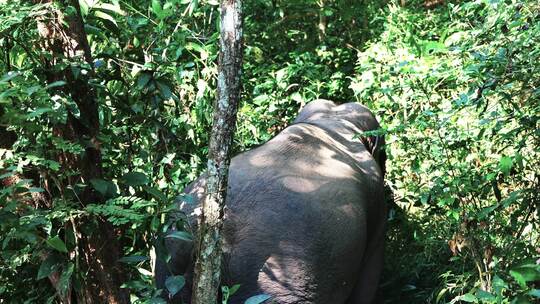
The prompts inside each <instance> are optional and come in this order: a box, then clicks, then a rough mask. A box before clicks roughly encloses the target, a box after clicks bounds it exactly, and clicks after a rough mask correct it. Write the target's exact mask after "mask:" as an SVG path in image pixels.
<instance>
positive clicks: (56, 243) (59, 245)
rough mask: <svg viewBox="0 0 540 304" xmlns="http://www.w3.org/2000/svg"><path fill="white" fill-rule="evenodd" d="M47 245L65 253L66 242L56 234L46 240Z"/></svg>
mask: <svg viewBox="0 0 540 304" xmlns="http://www.w3.org/2000/svg"><path fill="white" fill-rule="evenodd" d="M47 245H49V246H50V247H51V248H53V249H56V250H58V251H60V252H63V253H67V252H68V251H67V248H66V244H65V243H64V241H62V240H61V239H60V238H59V237H58V236H53V237H52V238H50V239H48V240H47Z"/></svg>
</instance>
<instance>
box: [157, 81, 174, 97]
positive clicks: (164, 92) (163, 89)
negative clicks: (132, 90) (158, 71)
mask: <svg viewBox="0 0 540 304" xmlns="http://www.w3.org/2000/svg"><path fill="white" fill-rule="evenodd" d="M156 84H157V87H158V89H159V92H160V93H161V96H163V98H164V99H169V98H171V96H172V93H171V88H170V87H169V86H168V85H167V84H165V83H163V82H161V81H156Z"/></svg>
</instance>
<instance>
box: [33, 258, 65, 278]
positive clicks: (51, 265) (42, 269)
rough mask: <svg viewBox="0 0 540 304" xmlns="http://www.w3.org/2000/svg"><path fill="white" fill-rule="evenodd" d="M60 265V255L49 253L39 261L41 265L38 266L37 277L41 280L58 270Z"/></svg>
mask: <svg viewBox="0 0 540 304" xmlns="http://www.w3.org/2000/svg"><path fill="white" fill-rule="evenodd" d="M60 266H62V260H61V259H60V257H58V256H57V255H55V254H49V256H48V257H47V258H46V259H45V260H44V261H43V262H41V265H40V266H39V270H38V274H37V279H38V280H41V279H43V278H46V277H48V276H49V275H51V274H52V273H53V272H56V271H58V269H60Z"/></svg>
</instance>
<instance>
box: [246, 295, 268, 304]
mask: <svg viewBox="0 0 540 304" xmlns="http://www.w3.org/2000/svg"><path fill="white" fill-rule="evenodd" d="M270 298H271V296H269V295H267V294H260V295H256V296H253V297H250V298H249V299H247V300H246V301H245V302H244V304H260V303H263V302H265V301H266V300H268V299H270Z"/></svg>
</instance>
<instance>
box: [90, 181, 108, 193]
mask: <svg viewBox="0 0 540 304" xmlns="http://www.w3.org/2000/svg"><path fill="white" fill-rule="evenodd" d="M90 183H91V184H92V186H93V187H94V189H96V190H97V192H99V193H101V195H103V196H105V194H107V188H108V187H109V183H107V182H106V181H104V180H102V179H100V178H93V179H91V180H90Z"/></svg>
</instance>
